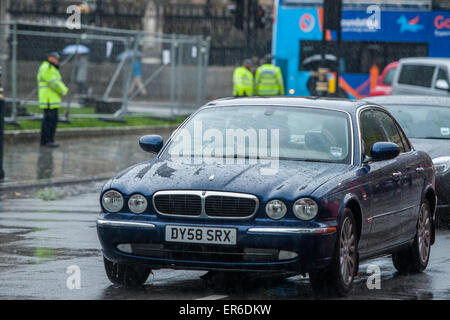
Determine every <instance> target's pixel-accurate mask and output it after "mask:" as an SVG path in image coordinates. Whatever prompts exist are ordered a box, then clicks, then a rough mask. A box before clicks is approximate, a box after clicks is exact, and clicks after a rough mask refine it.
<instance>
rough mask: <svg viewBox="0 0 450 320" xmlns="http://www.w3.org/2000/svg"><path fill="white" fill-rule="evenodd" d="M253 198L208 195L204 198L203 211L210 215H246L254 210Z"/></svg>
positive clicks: (249, 214)
mask: <svg viewBox="0 0 450 320" xmlns="http://www.w3.org/2000/svg"><path fill="white" fill-rule="evenodd" d="M255 207H256V202H255V200H254V199H248V198H238V197H226V196H209V197H207V198H206V200H205V211H206V214H207V215H208V216H211V217H248V216H251V215H252V214H253V212H254V211H255Z"/></svg>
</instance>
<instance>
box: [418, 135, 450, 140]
mask: <svg viewBox="0 0 450 320" xmlns="http://www.w3.org/2000/svg"><path fill="white" fill-rule="evenodd" d="M411 139H439V140H447V139H450V136H449V137H448V138H446V137H414V138H411Z"/></svg>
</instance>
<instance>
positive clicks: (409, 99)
mask: <svg viewBox="0 0 450 320" xmlns="http://www.w3.org/2000/svg"><path fill="white" fill-rule="evenodd" d="M364 100H366V101H367V102H370V103H376V104H380V105H383V104H405V105H429V106H443V107H449V108H450V97H444V96H423V95H391V96H376V97H367V98H364Z"/></svg>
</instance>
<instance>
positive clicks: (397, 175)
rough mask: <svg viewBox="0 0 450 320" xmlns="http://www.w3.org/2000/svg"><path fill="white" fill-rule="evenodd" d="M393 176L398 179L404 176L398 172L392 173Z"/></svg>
mask: <svg viewBox="0 0 450 320" xmlns="http://www.w3.org/2000/svg"><path fill="white" fill-rule="evenodd" d="M392 176H393V177H396V178H398V177H401V176H402V173H401V172H400V171H396V172H393V173H392Z"/></svg>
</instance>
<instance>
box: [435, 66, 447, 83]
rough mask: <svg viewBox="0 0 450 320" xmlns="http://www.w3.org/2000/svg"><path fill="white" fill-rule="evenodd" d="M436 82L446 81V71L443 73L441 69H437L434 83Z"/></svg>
mask: <svg viewBox="0 0 450 320" xmlns="http://www.w3.org/2000/svg"><path fill="white" fill-rule="evenodd" d="M438 80H445V81H448V74H447V71H445V70H444V69H442V68H439V69H438V74H437V78H436V81H438Z"/></svg>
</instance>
